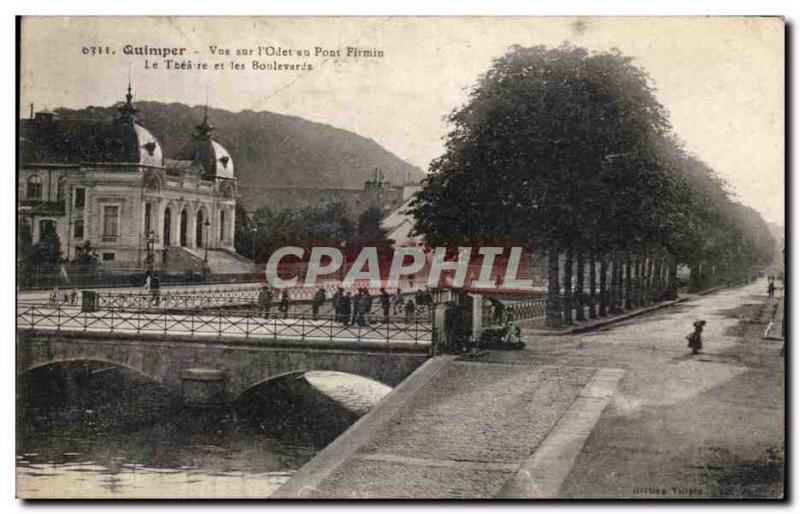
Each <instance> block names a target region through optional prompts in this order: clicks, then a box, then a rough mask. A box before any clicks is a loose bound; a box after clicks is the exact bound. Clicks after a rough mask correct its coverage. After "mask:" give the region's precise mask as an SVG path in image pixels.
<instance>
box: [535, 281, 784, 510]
mask: <svg viewBox="0 0 800 514" xmlns="http://www.w3.org/2000/svg"><path fill="white" fill-rule="evenodd" d="M771 304H772V302H770V301H768V299H767V297H766V282H764V281H759V282H756V283H754V284H751V285H748V286H744V287H740V288H735V289H731V290H724V291H721V292H717V293H715V294H712V295H709V296H704V297H699V298H697V299H694V300H691V301H688V302H685V303H683V304H680V305H679V306H675V307H671V308H668V309H664V310H662V311H659V312H657V313H655V314H652V315H649V316H646V317H642V318H634V319H632V320H630V321H628V322H626V323H623V324H620V325H617V326H613V327H610V328H608V329H606V330H602V331H598V332H594V333H589V334H584V335H577V336H571V337H560V338H539V339H537V340H535V341H529V343H528V348H527V349H526V351H524V352H520V355H521V356H523V358H524V359H525V360H533V361H536V362H540V363H542V364H547V363H552V364H558V365H562V366H564V365H568V366H601V367H612V368H621V369H624V370H625V371H626V373H625V376H624V378H623V380H622V381H621V382H620V384H619V388H618V390H617V391H616V394H615V395H614V396H613V398H612V401H611V403H610V404H609V406H608V407H607V408H606V409H605V411H604V412H603V415H602V416H601V417H600V419H599V421H598V423H597V425H596V426H595V428H594V430H593V431H592V433H591V435H590V437H589V439H588V441H587V442H586V445H585V446H584V448H583V449H582V451H581V452H580V454H579V456H578V458H577V460H576V462H575V465H574V466H573V468H572V471H571V472H570V473H569V475H568V476H567V477H566V479H565V481H564V483H563V485H562V487H561V489H560V492H559V496H560V497H573V498H586V497H591V498H598V497H613V498H620V497H630V498H645V497H647V498H663V497H673V498H676V497H677V498H681V497H720V496H722V497H777V496H780V495H781V494H782V490H783V489H782V486H783V484H782V468H781V465H782V464H781V463H782V460H783V452H784V396H783V395H784V370H783V359H782V357H780V354H779V350H780V346H781V344H782V343H781V342H777V341H767V340H763V339H762V336H763V333H764V330H765V327H766V325H767V324H768V322H769V319H768V318H767V313H768V312H771V311H772V309H771V308H770V306H771ZM697 319H704V320H706V322H707V324H706V327H705V331H704V333H703V340H704V342H703V352H702V354H700V355H696V356H693V355H690V353H689V349H688V348H686V340H685V339H684V336H685V335H686V334H687V333H689V332H691V330H692V322H693V321H694V320H697Z"/></svg>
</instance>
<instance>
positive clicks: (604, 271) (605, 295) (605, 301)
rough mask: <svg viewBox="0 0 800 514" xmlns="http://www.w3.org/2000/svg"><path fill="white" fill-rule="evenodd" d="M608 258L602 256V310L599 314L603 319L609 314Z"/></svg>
mask: <svg viewBox="0 0 800 514" xmlns="http://www.w3.org/2000/svg"><path fill="white" fill-rule="evenodd" d="M607 280H608V257H606V256H605V255H602V256H600V310H599V312H598V314H599V315H600V316H601V317H603V316H605V315H606V314H608V287H607Z"/></svg>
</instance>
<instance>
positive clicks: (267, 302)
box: [256, 284, 289, 318]
mask: <svg viewBox="0 0 800 514" xmlns="http://www.w3.org/2000/svg"><path fill="white" fill-rule="evenodd" d="M274 300H275V293H274V292H273V290H272V288H271V287H269V286H268V285H266V284H264V287H262V288H261V291H259V292H258V299H257V300H256V302H257V304H258V312H259V313H260V314H261V315H262V316H263V317H265V318H268V317H269V316H270V313H271V311H272V303H273V302H274ZM278 312H279V313H280V315H281V316H282V317H284V318H285V317H287V316H288V315H289V291H287V290H286V289H284V290H283V291H282V292H281V296H280V300H279V302H278Z"/></svg>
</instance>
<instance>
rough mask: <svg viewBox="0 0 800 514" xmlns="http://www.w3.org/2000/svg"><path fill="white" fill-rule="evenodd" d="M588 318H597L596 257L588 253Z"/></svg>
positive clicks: (592, 253)
mask: <svg viewBox="0 0 800 514" xmlns="http://www.w3.org/2000/svg"><path fill="white" fill-rule="evenodd" d="M589 318H590V319H596V318H597V258H596V256H595V253H594V252H591V253H590V254H589Z"/></svg>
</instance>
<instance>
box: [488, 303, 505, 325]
mask: <svg viewBox="0 0 800 514" xmlns="http://www.w3.org/2000/svg"><path fill="white" fill-rule="evenodd" d="M489 303H491V304H492V323H493V324H494V325H502V324H503V313H504V311H505V305H503V302H501V301H500V300H498V299H497V298H491V297H490V298H489Z"/></svg>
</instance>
